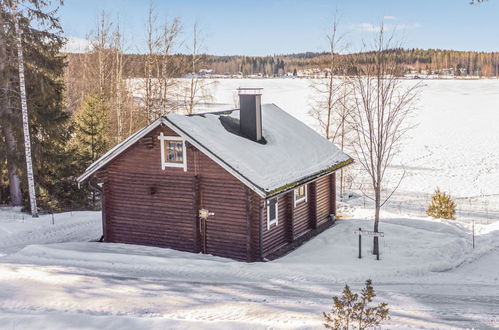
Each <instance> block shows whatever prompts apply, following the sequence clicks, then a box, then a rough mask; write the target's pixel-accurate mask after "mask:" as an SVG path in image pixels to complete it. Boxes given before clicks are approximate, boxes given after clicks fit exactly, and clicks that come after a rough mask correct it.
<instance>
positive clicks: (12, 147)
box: [0, 15, 23, 206]
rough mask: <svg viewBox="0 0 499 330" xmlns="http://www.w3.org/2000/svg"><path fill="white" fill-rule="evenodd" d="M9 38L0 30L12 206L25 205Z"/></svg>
mask: <svg viewBox="0 0 499 330" xmlns="http://www.w3.org/2000/svg"><path fill="white" fill-rule="evenodd" d="M3 26H4V21H3V17H2V15H0V27H3ZM6 40H7V36H6V35H5V31H4V30H3V28H2V29H0V88H1V93H2V96H1V98H2V99H3V102H2V103H1V105H0V106H1V107H2V108H0V118H1V119H3V123H2V134H3V135H4V138H5V143H6V144H7V171H8V174H9V192H10V202H11V205H12V206H22V205H23V194H22V191H21V179H20V177H19V170H18V167H17V162H16V159H17V157H16V154H17V141H16V138H15V135H14V132H13V128H12V120H13V118H12V109H11V104H10V100H9V95H8V91H9V90H10V85H9V76H8V74H7V41H6Z"/></svg>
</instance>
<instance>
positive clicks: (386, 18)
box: [383, 15, 396, 20]
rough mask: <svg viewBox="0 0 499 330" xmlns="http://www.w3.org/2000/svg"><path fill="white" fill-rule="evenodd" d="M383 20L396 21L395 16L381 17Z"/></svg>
mask: <svg viewBox="0 0 499 330" xmlns="http://www.w3.org/2000/svg"><path fill="white" fill-rule="evenodd" d="M383 19H385V20H390V19H396V18H395V16H389V15H388V16H383Z"/></svg>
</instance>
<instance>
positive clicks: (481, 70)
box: [66, 48, 499, 78]
mask: <svg viewBox="0 0 499 330" xmlns="http://www.w3.org/2000/svg"><path fill="white" fill-rule="evenodd" d="M386 52H387V54H388V55H391V56H390V57H391V58H393V60H394V61H397V62H398V63H399V64H402V66H401V72H400V75H404V74H408V73H413V74H435V75H438V74H448V73H452V74H454V75H455V76H478V77H497V76H499V52H478V51H458V50H445V49H419V48H413V49H401V48H400V49H390V50H386ZM66 56H67V58H68V61H69V63H70V65H71V63H73V62H77V61H79V59H81V58H82V57H83V56H90V55H88V53H68V54H66ZM122 56H123V58H124V59H125V60H126V62H127V66H126V68H124V70H125V71H124V72H123V74H124V76H125V77H127V78H143V77H145V72H146V70H145V66H146V63H147V57H148V55H147V54H127V53H124V54H123V55H122ZM156 56H157V57H158V60H159V59H160V58H161V57H162V56H161V55H156ZM168 56H169V57H170V61H171V62H172V63H176V66H177V69H176V71H175V74H174V76H175V77H177V78H180V77H183V76H185V75H186V74H189V73H190V71H191V70H190V68H189V67H186V66H185V65H183V64H182V63H189V62H190V61H191V60H192V56H191V55H189V54H172V55H168ZM338 56H339V57H353V58H355V61H356V62H357V63H358V65H365V64H368V63H372V61H373V59H374V53H373V52H370V51H367V52H360V53H353V54H347V55H340V54H338ZM330 66H331V63H330V54H328V53H326V52H323V53H312V52H308V53H299V54H289V55H274V56H243V55H234V56H216V55H209V54H200V55H199V62H198V67H199V69H210V70H212V73H213V74H216V75H227V76H234V75H242V76H250V75H260V76H263V77H278V76H282V75H285V74H293V73H294V74H295V75H296V72H297V71H304V70H309V71H310V70H318V71H323V70H328V69H329V68H330Z"/></svg>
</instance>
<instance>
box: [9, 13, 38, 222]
mask: <svg viewBox="0 0 499 330" xmlns="http://www.w3.org/2000/svg"><path fill="white" fill-rule="evenodd" d="M16 12H17V10H16V11H15V12H14V13H16ZM16 16H17V15H16ZM14 20H15V30H16V43H17V60H18V64H19V89H20V92H21V108H22V117H23V131H24V151H25V156H26V176H27V177H28V190H29V201H30V206H31V215H32V216H33V217H34V218H36V217H38V208H37V205H36V194H35V179H34V176H33V164H32V162H31V139H30V135H29V120H28V103H27V101H26V86H25V82H24V57H23V46H22V41H21V30H20V28H19V23H18V18H17V17H14Z"/></svg>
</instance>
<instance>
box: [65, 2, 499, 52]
mask: <svg viewBox="0 0 499 330" xmlns="http://www.w3.org/2000/svg"><path fill="white" fill-rule="evenodd" d="M149 3H150V2H149V1H148V0H65V4H64V6H63V7H62V8H61V9H60V11H59V14H60V17H61V20H62V25H63V28H64V31H65V33H66V35H67V36H69V37H71V42H72V45H71V47H78V45H81V44H84V40H80V39H86V38H87V36H88V33H89V31H90V30H92V29H93V28H94V27H95V24H96V21H97V18H98V16H99V13H100V12H102V11H103V10H105V11H106V12H108V13H109V15H110V17H111V18H113V19H116V18H119V21H120V23H121V26H122V30H123V31H124V33H125V36H126V39H127V45H128V46H127V48H128V50H129V52H137V51H141V50H142V49H144V40H145V36H144V30H145V22H146V16H147V8H148V6H149ZM154 3H155V6H156V8H157V11H158V15H159V16H160V17H164V18H170V19H171V18H173V17H179V18H180V19H181V21H182V25H183V30H184V33H183V34H182V36H181V37H182V39H184V40H187V41H188V40H189V38H190V36H191V33H190V31H191V30H192V25H193V23H194V22H195V21H197V22H198V23H199V25H200V27H201V29H202V31H203V35H204V38H203V39H204V44H205V51H206V52H207V53H211V54H216V55H235V54H240V55H272V54H288V53H298V52H305V51H312V52H318V51H323V50H326V48H327V43H326V39H325V35H326V33H327V30H328V23H330V21H331V18H332V17H333V14H334V12H335V11H337V12H338V13H339V17H340V26H341V28H342V30H344V31H345V32H347V37H348V39H349V41H350V50H351V51H357V50H359V49H360V48H361V44H362V40H369V39H370V38H372V34H373V33H374V32H373V31H375V30H376V26H377V25H378V24H379V22H380V20H381V19H383V18H384V21H385V25H387V26H388V27H389V28H394V27H396V29H397V32H398V36H399V39H402V40H403V44H404V46H405V47H406V48H440V49H457V50H476V51H499V0H490V1H489V2H486V3H484V4H480V5H475V6H471V5H469V0H251V1H240V0H231V1H229V0H227V1H222V0H156V1H155V2H154ZM180 51H185V49H180Z"/></svg>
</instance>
